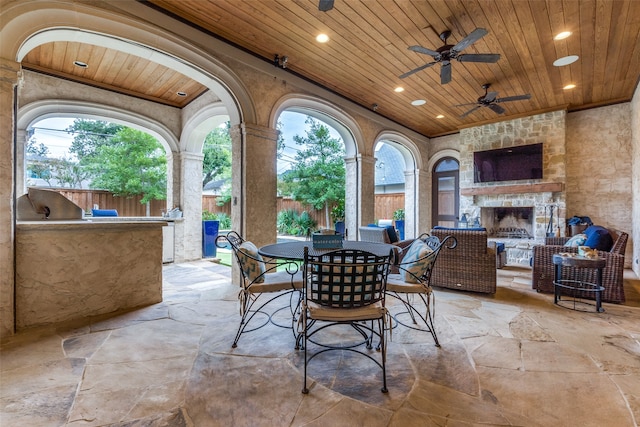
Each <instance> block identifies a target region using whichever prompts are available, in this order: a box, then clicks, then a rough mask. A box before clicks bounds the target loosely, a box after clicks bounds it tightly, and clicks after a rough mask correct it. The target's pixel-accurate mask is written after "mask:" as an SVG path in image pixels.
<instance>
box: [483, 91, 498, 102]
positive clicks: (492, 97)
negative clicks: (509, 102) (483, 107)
mask: <svg viewBox="0 0 640 427" xmlns="http://www.w3.org/2000/svg"><path fill="white" fill-rule="evenodd" d="M497 97H498V92H489V93H487V94H486V95H485V96H484V98H483V99H484V101H485V102H493V101H495V99H496V98H497Z"/></svg>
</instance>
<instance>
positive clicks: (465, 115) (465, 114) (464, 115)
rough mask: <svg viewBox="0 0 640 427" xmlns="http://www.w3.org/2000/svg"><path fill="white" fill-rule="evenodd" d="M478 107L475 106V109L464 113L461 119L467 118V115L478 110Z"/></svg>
mask: <svg viewBox="0 0 640 427" xmlns="http://www.w3.org/2000/svg"><path fill="white" fill-rule="evenodd" d="M480 107H481V106H480V105H476V106H475V107H473V108H472V109H471V110H469V111H467V112H466V113H464V114H463V115H461V116H460V118H461V119H464V118H465V117H467V116H468V115H469V114H471V113H473V112H474V111H476V110H477V109H478V108H480Z"/></svg>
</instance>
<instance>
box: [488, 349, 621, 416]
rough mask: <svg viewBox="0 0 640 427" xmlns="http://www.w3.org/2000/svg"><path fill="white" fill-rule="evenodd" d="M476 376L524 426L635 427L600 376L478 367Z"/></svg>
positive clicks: (616, 394) (611, 386)
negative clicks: (519, 418) (524, 421)
mask: <svg viewBox="0 0 640 427" xmlns="http://www.w3.org/2000/svg"><path fill="white" fill-rule="evenodd" d="M537 344H539V343H537ZM478 375H479V376H480V382H481V384H482V386H483V388H484V390H487V391H488V392H489V393H490V394H491V395H492V396H494V397H495V399H496V402H497V403H498V404H499V405H500V406H501V407H503V408H504V409H505V410H507V411H509V412H512V413H516V414H521V415H522V416H523V417H525V418H526V419H527V420H529V422H528V423H527V424H526V425H527V426H541V427H543V426H544V427H546V426H594V427H595V426H616V427H622V426H633V425H634V422H633V420H632V418H631V412H630V411H629V410H628V408H627V406H626V404H625V402H624V398H623V396H622V394H621V393H620V391H619V390H618V388H617V387H616V386H615V385H614V384H613V382H612V381H611V380H610V378H609V377H608V376H607V375H605V374H602V373H591V372H588V373H567V372H563V373H558V372H535V371H525V372H523V371H514V370H504V369H496V368H483V367H478ZM523 384H526V387H523V386H522V385H523Z"/></svg>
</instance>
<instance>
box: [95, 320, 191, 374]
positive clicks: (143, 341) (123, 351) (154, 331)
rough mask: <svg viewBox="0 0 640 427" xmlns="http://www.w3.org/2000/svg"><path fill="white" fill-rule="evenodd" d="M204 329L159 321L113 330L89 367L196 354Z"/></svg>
mask: <svg viewBox="0 0 640 427" xmlns="http://www.w3.org/2000/svg"><path fill="white" fill-rule="evenodd" d="M202 329H203V327H202V326H200V325H191V324H187V323H182V322H177V321H174V320H170V319H159V320H153V321H145V322H141V323H135V322H134V323H133V324H132V325H130V326H128V327H124V328H120V329H117V330H114V331H112V333H111V335H110V336H109V338H108V339H107V340H106V341H105V343H104V344H103V345H102V347H101V348H100V350H99V351H97V352H96V354H95V355H94V356H93V357H92V358H91V364H92V365H96V364H99V363H118V362H137V361H145V360H153V359H157V358H159V359H168V358H171V357H181V356H184V355H185V354H188V353H193V354H195V353H196V352H197V350H198V343H199V341H200V335H201V333H202Z"/></svg>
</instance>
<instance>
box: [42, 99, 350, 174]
mask: <svg viewBox="0 0 640 427" xmlns="http://www.w3.org/2000/svg"><path fill="white" fill-rule="evenodd" d="M306 117H307V116H306V115H304V114H300V113H294V112H289V111H285V112H283V113H282V114H281V115H280V120H279V121H280V122H281V123H282V124H283V127H282V129H281V130H282V136H283V138H284V142H285V149H284V152H283V155H282V159H281V160H278V173H282V172H284V171H285V170H287V169H289V167H290V165H291V164H292V162H295V155H296V153H297V152H298V150H299V149H300V146H299V145H297V144H296V143H295V142H294V140H293V137H294V136H295V135H299V136H302V137H306V135H307V134H306V131H307V130H308V129H309V126H308V125H307V124H305V120H306ZM73 121H74V119H73V118H66V117H65V118H49V119H44V120H41V121H39V122H37V123H35V124H34V125H33V128H34V137H35V138H36V140H37V142H38V144H40V143H43V144H44V145H46V146H47V147H48V148H49V155H50V157H56V158H61V157H65V156H66V157H70V154H69V151H68V150H69V147H70V146H71V141H72V140H73V135H71V134H68V133H67V132H65V131H64V129H66V128H68V127H69V126H71V125H72V124H73ZM327 126H328V125H327ZM329 131H330V133H331V136H332V137H333V138H336V139H340V135H339V134H338V132H336V130H335V129H333V128H331V127H329Z"/></svg>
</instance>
